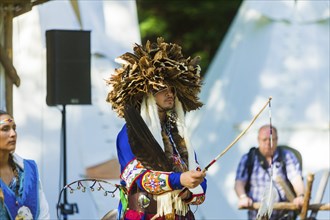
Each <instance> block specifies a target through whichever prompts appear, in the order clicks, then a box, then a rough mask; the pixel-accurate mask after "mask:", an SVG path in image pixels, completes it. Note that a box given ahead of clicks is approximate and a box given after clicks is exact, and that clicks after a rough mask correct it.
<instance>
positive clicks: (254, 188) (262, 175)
mask: <svg viewBox="0 0 330 220" xmlns="http://www.w3.org/2000/svg"><path fill="white" fill-rule="evenodd" d="M281 157H282V162H281V161H279V150H278V149H277V150H276V151H275V154H274V158H273V166H272V168H273V183H274V186H275V189H276V190H277V193H278V196H277V201H276V202H282V201H287V198H286V197H285V192H284V190H283V189H282V187H281V186H280V185H279V184H277V183H276V181H275V179H276V177H277V176H281V177H282V179H283V180H286V179H288V180H289V181H290V182H292V180H293V179H294V178H295V177H297V176H298V175H299V176H301V175H302V173H301V168H300V163H299V161H298V159H297V157H296V156H295V155H294V154H293V153H292V152H291V151H289V150H286V149H282V155H281ZM247 159H248V154H244V155H243V156H242V158H241V160H240V163H239V165H238V168H237V171H236V180H240V181H244V182H246V181H248V172H247V170H248V169H246V166H245V165H246V161H247ZM283 163H285V164H286V173H287V174H286V175H285V173H284V172H283V169H282V168H283ZM270 171H271V168H270V167H269V168H268V169H264V168H263V167H262V166H261V165H260V163H259V161H258V156H257V154H255V157H254V162H253V170H252V174H251V177H250V190H249V192H246V193H247V195H248V196H249V197H250V198H251V199H252V200H253V202H261V199H262V197H263V193H264V191H265V188H266V187H268V186H269V185H270ZM285 213H287V212H284V211H277V210H274V211H273V213H272V216H271V218H270V219H281V216H283V215H284V214H285ZM289 214H292V213H289ZM256 215H257V210H249V211H248V216H249V219H255V217H256Z"/></svg>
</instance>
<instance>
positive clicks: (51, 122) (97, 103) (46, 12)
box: [1, 1, 140, 219]
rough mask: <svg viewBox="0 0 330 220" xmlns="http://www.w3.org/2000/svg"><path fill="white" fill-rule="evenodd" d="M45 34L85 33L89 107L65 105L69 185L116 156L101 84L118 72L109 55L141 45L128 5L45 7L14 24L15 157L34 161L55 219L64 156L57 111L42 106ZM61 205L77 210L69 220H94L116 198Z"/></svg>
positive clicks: (72, 197)
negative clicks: (61, 31) (58, 31)
mask: <svg viewBox="0 0 330 220" xmlns="http://www.w3.org/2000/svg"><path fill="white" fill-rule="evenodd" d="M72 2H75V4H72ZM73 6H74V7H73ZM77 9H78V11H77ZM50 29H64V30H65V29H68V30H88V31H91V86H92V105H84V106H83V105H75V106H74V105H68V106H67V107H66V118H67V122H66V126H67V128H66V130H67V158H68V161H67V182H68V183H69V182H72V181H74V180H77V179H81V178H84V177H85V174H86V168H89V167H93V166H95V165H98V164H102V163H104V162H105V161H107V160H110V159H112V158H116V150H115V139H116V134H117V133H118V131H119V129H121V127H122V125H123V120H121V119H119V118H118V117H117V116H116V114H115V113H114V112H113V111H112V110H111V106H110V105H109V104H107V103H106V102H105V99H106V95H107V92H108V89H109V88H108V87H106V84H105V81H104V79H106V78H108V77H109V76H110V74H111V72H113V70H114V68H115V67H117V64H116V63H115V62H114V59H115V57H116V56H118V55H120V54H122V53H124V52H126V51H130V50H131V48H132V45H133V43H140V34H139V28H138V22H137V12H136V5H135V1H49V2H46V3H44V4H41V5H38V6H35V7H33V8H32V10H31V11H29V12H27V13H25V14H22V15H20V16H18V17H16V18H15V19H14V20H13V54H14V56H13V64H14V66H15V68H16V70H17V72H18V73H19V76H20V78H21V85H20V87H19V88H15V87H14V89H13V100H14V102H13V103H14V106H13V107H14V109H15V110H14V117H15V119H16V123H17V125H18V132H19V134H20V135H19V138H18V143H17V153H19V154H20V155H21V156H23V157H25V158H31V159H34V160H36V162H37V163H38V165H39V171H40V178H41V180H42V182H43V187H44V190H45V193H46V196H47V199H48V201H49V205H50V211H51V217H52V219H56V203H57V200H58V196H59V192H60V190H61V187H60V186H61V185H62V184H61V183H62V182H61V179H60V173H61V172H62V167H60V161H61V155H62V154H63V152H61V133H60V131H61V111H60V110H61V106H58V107H49V106H47V105H46V90H47V89H46V75H47V74H46V46H45V31H46V30H50ZM1 82H2V80H1ZM1 95H3V91H1ZM1 100H2V98H1ZM117 181H118V180H112V182H113V183H116V182H117ZM68 202H69V203H77V205H78V208H79V213H77V214H74V215H72V216H68V217H69V218H70V219H100V218H101V217H102V216H103V215H104V214H106V212H108V211H109V210H111V209H115V208H116V206H117V204H118V197H116V198H112V197H111V196H110V195H109V196H104V195H103V193H98V192H94V193H92V192H90V191H88V192H86V193H79V192H77V193H73V194H68Z"/></svg>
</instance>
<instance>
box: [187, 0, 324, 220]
mask: <svg viewBox="0 0 330 220" xmlns="http://www.w3.org/2000/svg"><path fill="white" fill-rule="evenodd" d="M329 17H330V9H329V1H312V0H311V1H299V0H297V1H294V0H292V1H291V0H290V1H289V0H281V1H280V0H279V1H243V2H242V5H241V7H240V9H239V12H238V14H237V16H236V18H235V19H234V21H233V23H232V25H231V27H230V30H229V31H228V33H227V35H226V38H225V40H224V41H223V43H222V45H221V47H220V48H219V50H218V52H217V54H216V57H215V58H214V60H213V62H212V64H211V66H210V68H209V71H208V72H207V74H206V78H205V81H204V87H203V90H202V94H201V100H202V101H203V102H204V104H205V106H204V107H203V108H202V109H201V110H200V111H197V112H193V113H191V114H190V115H189V123H191V124H192V125H193V126H192V127H191V135H192V143H194V147H195V148H197V153H198V156H199V161H200V163H201V164H202V166H206V165H207V164H208V163H209V162H210V161H211V160H212V159H213V158H215V157H216V156H217V155H218V154H219V153H220V152H221V151H223V150H224V149H225V147H226V146H227V145H229V144H230V143H231V142H232V141H233V140H234V139H235V137H236V136H237V135H238V134H239V133H240V132H241V131H242V130H243V129H244V128H245V127H246V126H247V125H248V123H249V122H250V120H251V119H252V118H253V116H254V115H255V114H256V113H257V112H258V111H259V109H261V107H262V106H263V105H264V103H266V101H267V100H268V98H269V97H270V96H272V98H273V99H272V101H271V104H272V107H271V114H272V123H273V124H274V125H275V126H276V127H277V128H278V130H279V143H280V144H288V145H290V146H292V147H295V148H296V149H298V150H299V151H300V152H301V153H302V157H303V166H304V167H303V171H304V174H305V175H306V173H307V172H318V171H319V170H321V169H325V168H326V169H329V168H330V165H329V155H330V152H329V151H330V150H329V148H330V147H329V112H330V111H329V70H330V68H329V60H330V57H329V48H330V45H329V39H330V36H329ZM266 123H269V111H268V110H267V109H266V110H265V111H264V112H263V113H262V115H261V116H260V117H259V118H258V119H257V121H256V122H255V124H254V125H253V126H252V127H251V129H250V130H249V131H248V133H247V134H245V136H244V137H243V138H242V139H241V140H240V141H239V142H238V143H237V144H236V145H235V146H234V147H233V148H231V149H230V151H228V153H226V154H225V155H224V156H223V157H222V158H220V159H219V161H218V162H217V163H215V164H214V165H213V166H212V167H211V168H210V169H209V171H208V172H207V178H208V191H207V194H206V202H205V203H204V204H202V205H201V206H200V207H199V209H198V210H199V212H198V213H199V216H197V218H198V219H199V218H203V219H245V218H246V211H244V210H243V211H240V210H238V209H237V197H236V194H235V192H234V189H233V188H234V181H235V173H236V168H237V165H238V162H239V159H240V157H241V156H242V155H243V154H244V153H246V152H247V151H248V149H249V148H250V147H251V146H254V145H256V144H257V129H258V128H259V127H260V125H262V124H266ZM315 188H316V189H317V187H315ZM328 192H329V187H328V189H327V192H326V194H325V195H326V198H324V199H325V201H329V193H328ZM322 214H323V215H324V214H325V215H326V216H329V212H320V213H319V216H321V215H322Z"/></svg>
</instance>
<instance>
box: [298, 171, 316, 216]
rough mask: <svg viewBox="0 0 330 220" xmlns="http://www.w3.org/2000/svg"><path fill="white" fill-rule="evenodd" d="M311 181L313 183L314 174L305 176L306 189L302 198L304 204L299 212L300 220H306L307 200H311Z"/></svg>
mask: <svg viewBox="0 0 330 220" xmlns="http://www.w3.org/2000/svg"><path fill="white" fill-rule="evenodd" d="M313 181H314V174H313V173H310V174H308V175H307V188H306V193H305V197H304V204H303V206H302V208H301V212H300V219H306V216H307V211H308V206H309V200H310V198H311V192H312V186H313Z"/></svg>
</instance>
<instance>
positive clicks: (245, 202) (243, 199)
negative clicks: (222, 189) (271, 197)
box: [238, 194, 253, 208]
mask: <svg viewBox="0 0 330 220" xmlns="http://www.w3.org/2000/svg"><path fill="white" fill-rule="evenodd" d="M252 204H253V201H252V199H251V198H250V197H248V196H247V195H246V194H243V195H240V197H239V200H238V208H246V207H250V206H252Z"/></svg>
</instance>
